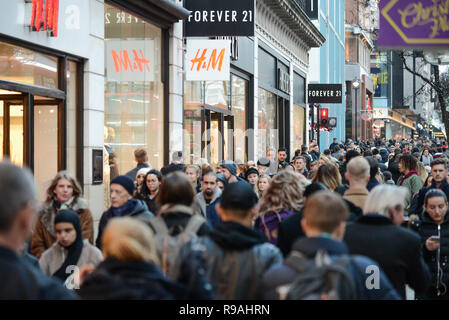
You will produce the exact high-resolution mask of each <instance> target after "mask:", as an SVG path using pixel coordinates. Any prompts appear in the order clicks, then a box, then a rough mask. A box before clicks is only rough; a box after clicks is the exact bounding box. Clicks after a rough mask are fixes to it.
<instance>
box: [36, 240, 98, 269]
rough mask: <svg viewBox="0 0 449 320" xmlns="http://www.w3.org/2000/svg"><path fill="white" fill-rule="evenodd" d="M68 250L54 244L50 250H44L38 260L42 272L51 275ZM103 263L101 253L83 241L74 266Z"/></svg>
mask: <svg viewBox="0 0 449 320" xmlns="http://www.w3.org/2000/svg"><path fill="white" fill-rule="evenodd" d="M68 252H69V250H67V249H66V248H64V247H62V246H61V245H59V243H58V242H55V243H54V244H53V245H52V246H51V248H50V249H48V250H46V251H45V252H44V253H43V254H42V256H41V259H40V260H39V264H40V266H41V269H42V271H43V272H44V273H45V274H46V275H48V276H51V275H53V274H54V273H55V272H56V271H58V269H59V268H60V267H61V266H62V264H63V263H64V261H65V259H66V258H67V254H68ZM101 261H103V255H102V254H101V251H100V250H99V249H98V248H97V247H94V246H93V245H91V244H90V243H89V241H88V240H87V239H84V241H83V251H82V252H81V256H80V258H79V260H78V263H77V264H76V265H77V266H78V267H82V266H85V265H87V264H92V265H94V266H95V267H96V266H97V265H99V264H100V262H101Z"/></svg>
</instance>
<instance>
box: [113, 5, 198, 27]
mask: <svg viewBox="0 0 449 320" xmlns="http://www.w3.org/2000/svg"><path fill="white" fill-rule="evenodd" d="M107 2H109V3H111V4H113V5H116V6H118V7H120V8H121V9H122V10H125V11H128V12H129V13H132V14H133V15H137V16H140V17H141V18H142V19H143V20H147V21H148V20H149V21H151V22H152V23H156V24H157V25H159V27H162V28H169V27H170V26H171V25H172V24H173V23H175V22H178V21H179V20H184V19H185V18H187V17H188V16H189V15H190V11H189V10H187V9H185V8H184V7H182V6H180V5H178V4H176V3H175V2H173V1H170V0H108V1H107Z"/></svg>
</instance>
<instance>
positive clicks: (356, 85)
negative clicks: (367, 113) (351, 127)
mask: <svg viewBox="0 0 449 320" xmlns="http://www.w3.org/2000/svg"><path fill="white" fill-rule="evenodd" d="M352 87H353V88H354V90H355V113H354V114H355V141H358V138H357V127H358V123H357V112H358V111H357V91H358V90H359V88H360V80H359V79H357V78H356V79H354V80H353V81H352Z"/></svg>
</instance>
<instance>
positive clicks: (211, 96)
mask: <svg viewBox="0 0 449 320" xmlns="http://www.w3.org/2000/svg"><path fill="white" fill-rule="evenodd" d="M204 87H205V94H206V104H210V105H211V106H215V107H217V108H220V109H225V110H228V109H229V81H205V83H204Z"/></svg>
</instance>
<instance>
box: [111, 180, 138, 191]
mask: <svg viewBox="0 0 449 320" xmlns="http://www.w3.org/2000/svg"><path fill="white" fill-rule="evenodd" d="M111 184H119V185H121V186H122V187H123V188H125V189H126V191H128V193H129V194H130V195H133V194H134V182H133V181H132V179H131V178H130V177H128V176H117V177H115V178H114V179H112V181H111Z"/></svg>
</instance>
